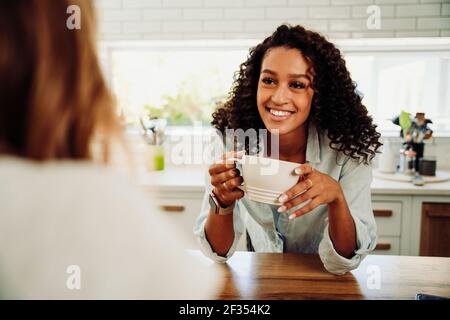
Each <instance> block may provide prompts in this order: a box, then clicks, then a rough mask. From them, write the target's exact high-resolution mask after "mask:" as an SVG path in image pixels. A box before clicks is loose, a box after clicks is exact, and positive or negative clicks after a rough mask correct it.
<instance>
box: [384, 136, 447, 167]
mask: <svg viewBox="0 0 450 320" xmlns="http://www.w3.org/2000/svg"><path fill="white" fill-rule="evenodd" d="M386 139H389V140H390V143H391V147H392V148H393V149H395V150H400V148H401V145H402V143H401V139H400V138H392V137H391V138H384V140H385V141H386ZM424 157H425V158H426V157H433V158H435V159H436V160H437V169H438V170H446V171H450V137H437V138H431V139H430V140H426V141H425V151H424Z"/></svg>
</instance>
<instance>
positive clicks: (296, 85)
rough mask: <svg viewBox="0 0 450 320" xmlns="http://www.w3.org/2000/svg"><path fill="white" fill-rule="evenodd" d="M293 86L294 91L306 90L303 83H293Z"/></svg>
mask: <svg viewBox="0 0 450 320" xmlns="http://www.w3.org/2000/svg"><path fill="white" fill-rule="evenodd" d="M291 86H292V88H294V89H305V88H306V84H304V83H303V82H293V83H291Z"/></svg>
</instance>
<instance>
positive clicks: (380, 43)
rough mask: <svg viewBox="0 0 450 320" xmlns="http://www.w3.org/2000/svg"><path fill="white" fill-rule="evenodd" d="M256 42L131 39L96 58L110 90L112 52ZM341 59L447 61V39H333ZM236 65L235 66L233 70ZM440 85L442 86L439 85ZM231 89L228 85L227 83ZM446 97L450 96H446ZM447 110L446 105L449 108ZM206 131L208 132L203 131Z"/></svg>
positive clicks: (439, 133) (109, 45)
mask: <svg viewBox="0 0 450 320" xmlns="http://www.w3.org/2000/svg"><path fill="white" fill-rule="evenodd" d="M260 41H261V40H259V39H246V40H132V41H114V40H109V41H99V42H98V49H99V55H101V57H102V59H101V60H102V67H103V69H104V75H105V78H106V81H107V83H108V85H109V86H110V88H111V89H112V90H114V88H113V83H112V55H113V52H114V51H116V50H123V51H127V50H140V51H141V50H142V51H146V50H153V51H156V50H157V51H165V50H168V49H170V50H186V49H190V48H191V49H193V50H201V49H208V50H211V49H215V50H247V51H248V49H249V48H251V47H254V46H256V45H257V44H258V43H260ZM331 41H332V42H333V43H334V44H335V45H336V46H337V47H338V48H339V49H340V50H341V53H342V54H343V56H344V57H345V56H347V55H352V56H355V55H367V54H371V55H374V56H377V55H381V54H386V53H388V54H404V53H408V54H411V53H417V54H436V53H442V54H444V55H448V57H449V58H450V37H439V38H434V37H430V38H369V39H336V40H331ZM237 68H238V66H236V70H237ZM441 85H442V84H441ZM230 87H231V82H230ZM447 94H450V93H447ZM449 107H450V106H449ZM193 128H194V126H192V127H189V126H179V127H178V126H174V127H168V132H167V133H168V134H169V135H171V134H174V135H178V134H180V132H184V133H188V132H190V131H192V130H193ZM207 130H210V129H207ZM380 131H381V133H382V135H383V136H385V137H397V136H398V132H399V131H398V130H395V131H394V130H380ZM434 136H435V137H450V125H449V127H448V128H446V129H445V130H436V131H435V132H434Z"/></svg>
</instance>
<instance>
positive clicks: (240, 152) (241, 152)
mask: <svg viewBox="0 0 450 320" xmlns="http://www.w3.org/2000/svg"><path fill="white" fill-rule="evenodd" d="M244 154H245V150H241V151H238V152H237V155H238V156H243V155H244Z"/></svg>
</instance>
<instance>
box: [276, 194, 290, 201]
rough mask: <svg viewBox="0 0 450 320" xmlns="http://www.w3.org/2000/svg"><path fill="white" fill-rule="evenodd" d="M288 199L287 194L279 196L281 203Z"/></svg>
mask: <svg viewBox="0 0 450 320" xmlns="http://www.w3.org/2000/svg"><path fill="white" fill-rule="evenodd" d="M287 199H288V197H287V195H285V194H282V195H281V196H280V197H279V198H278V201H280V202H281V203H283V202H285V201H286V200H287Z"/></svg>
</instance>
